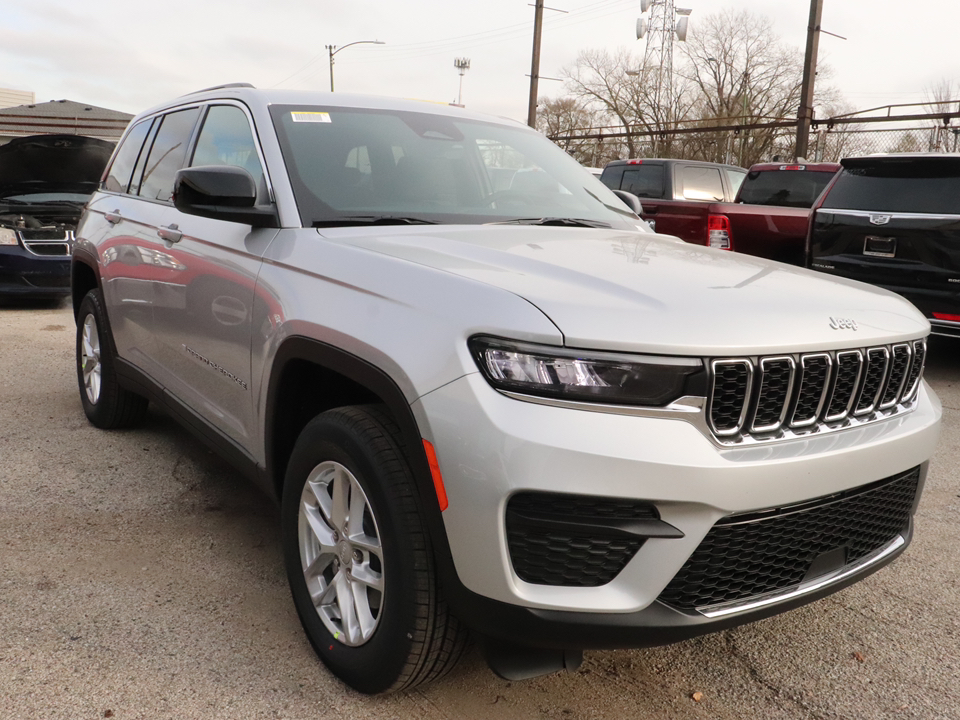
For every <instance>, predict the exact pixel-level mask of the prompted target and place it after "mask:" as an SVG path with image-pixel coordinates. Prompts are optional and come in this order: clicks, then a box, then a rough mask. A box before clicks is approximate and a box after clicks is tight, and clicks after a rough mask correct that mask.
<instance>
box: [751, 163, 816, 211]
mask: <svg viewBox="0 0 960 720" xmlns="http://www.w3.org/2000/svg"><path fill="white" fill-rule="evenodd" d="M831 178H833V173H831V172H801V171H797V170H765V171H763V172H752V173H750V174H749V175H748V176H747V179H746V181H745V182H744V184H743V187H742V188H740V198H739V199H740V202H744V203H747V204H749V205H778V206H780V207H796V208H808V207H812V206H813V203H814V201H815V200H816V199H817V198H818V197H820V193H822V192H823V189H824V188H825V187H826V186H827V183H829V182H830V180H831Z"/></svg>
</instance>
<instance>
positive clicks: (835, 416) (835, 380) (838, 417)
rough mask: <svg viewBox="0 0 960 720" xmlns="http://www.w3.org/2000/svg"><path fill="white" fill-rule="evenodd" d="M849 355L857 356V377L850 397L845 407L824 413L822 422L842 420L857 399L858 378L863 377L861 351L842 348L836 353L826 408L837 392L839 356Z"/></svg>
mask: <svg viewBox="0 0 960 720" xmlns="http://www.w3.org/2000/svg"><path fill="white" fill-rule="evenodd" d="M851 355H853V356H856V358H857V377H856V378H855V379H854V381H853V391H852V392H851V393H850V399H849V400H847V405H846V407H845V408H844V409H843V410H841V411H840V412H837V413H834V414H833V415H826V414H824V416H823V421H824V422H827V423H831V422H838V421H839V420H843V419H844V418H845V417H846V416H847V415H849V414H850V410H851V409H852V408H853V402H854V400H856V399H857V395H858V394H859V390H860V380H861V379H862V378H863V353H862V352H860V351H859V350H843V351H841V352H838V353H837V354H836V359H837V370H836V372H835V373H833V378H831V382H830V392H829V393H828V394H829V395H830V402H828V403H827V410H828V411H829V410H830V406H831V405H832V404H833V397H834V395H836V394H837V383H838V381H839V380H840V358H842V357H847V356H851Z"/></svg>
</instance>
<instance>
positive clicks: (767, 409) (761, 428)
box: [750, 355, 796, 433]
mask: <svg viewBox="0 0 960 720" xmlns="http://www.w3.org/2000/svg"><path fill="white" fill-rule="evenodd" d="M759 366H760V389H759V391H758V394H757V401H756V406H755V407H754V409H753V422H752V423H751V425H750V432H755V433H765V432H772V431H774V430H776V429H777V428H779V427H780V426H781V425H782V424H783V421H784V419H785V418H786V416H787V409H788V408H789V407H790V396H791V395H792V394H793V382H794V375H795V368H796V365H795V363H794V360H793V358H792V357H790V356H789V355H783V356H780V357H765V358H763V359H761V360H760V363H759Z"/></svg>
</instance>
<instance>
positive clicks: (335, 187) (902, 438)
mask: <svg viewBox="0 0 960 720" xmlns="http://www.w3.org/2000/svg"><path fill="white" fill-rule="evenodd" d="M73 302H74V307H75V310H76V318H77V378H78V382H79V389H80V399H81V402H82V404H83V408H84V411H85V412H86V415H87V417H88V418H89V419H90V421H91V422H92V423H93V424H95V425H96V426H98V427H101V428H117V427H124V426H129V425H133V424H135V423H138V422H141V421H142V420H143V419H144V413H145V410H146V407H147V403H148V402H153V403H156V404H157V405H159V406H162V407H163V408H165V409H166V411H168V412H169V413H171V414H172V415H173V416H175V417H177V418H179V419H180V420H181V421H182V422H183V423H184V424H185V425H186V426H187V427H188V428H190V429H191V430H192V431H194V432H195V433H196V434H198V435H199V436H200V437H201V438H203V439H204V440H205V441H207V442H208V443H209V444H210V445H211V446H212V447H214V448H215V449H217V450H219V451H220V452H221V453H222V454H223V455H224V456H225V457H226V458H228V459H229V460H230V461H231V462H232V463H233V464H234V465H235V466H236V467H237V468H238V469H239V470H240V471H241V472H243V473H244V474H246V475H247V476H248V477H249V478H250V479H252V480H253V481H254V482H256V483H258V484H259V485H260V486H261V487H262V488H263V489H264V490H265V491H266V492H267V493H268V494H269V495H270V496H272V497H273V498H275V499H276V500H277V501H278V502H279V503H280V507H281V521H282V542H283V551H284V555H285V561H286V569H287V573H288V577H289V581H290V587H291V591H292V595H293V601H294V604H295V606H296V609H297V612H298V614H299V617H300V620H301V622H302V624H303V627H304V630H305V632H306V634H307V636H308V637H309V639H310V642H311V643H312V645H313V647H314V648H315V650H316V652H317V654H318V655H319V656H320V658H322V660H323V662H324V663H326V665H327V666H328V667H329V668H330V669H331V670H332V671H333V672H334V673H336V674H337V675H338V676H339V677H341V678H343V679H344V680H345V681H346V682H347V683H349V684H350V685H351V686H353V687H354V688H357V689H359V690H361V691H363V692H370V693H372V692H383V691H388V690H396V689H399V688H405V687H411V686H413V685H416V684H417V683H421V682H424V681H428V680H432V679H434V678H437V677H439V676H441V675H442V674H443V673H444V672H446V671H447V670H448V669H449V668H450V667H451V666H452V665H453V663H455V662H456V660H457V659H458V657H459V656H460V654H461V653H462V650H463V647H464V643H465V640H466V638H467V633H468V631H472V632H473V633H475V635H476V636H477V637H478V638H479V640H480V642H481V644H482V646H483V648H484V651H485V653H486V657H487V659H488V661H489V663H490V665H491V666H492V667H493V669H494V670H495V671H497V672H498V673H500V674H501V675H503V676H505V677H511V678H521V677H526V676H531V675H535V674H537V673H542V672H549V671H552V670H555V669H561V668H563V667H575V666H576V664H577V663H578V661H579V658H580V656H581V655H580V654H581V651H582V650H583V649H584V648H610V647H638V646H646V645H655V644H661V643H668V642H672V641H675V640H680V639H683V638H688V637H691V636H694V635H698V634H701V633H706V632H710V631H714V630H719V629H722V628H727V627H730V626H733V625H737V624H739V623H744V622H747V621H751V620H755V619H757V618H762V617H766V616H769V615H773V614H775V613H778V612H781V611H783V610H786V609H789V608H792V607H795V606H797V605H800V604H802V603H806V602H809V601H811V600H814V599H816V598H819V597H822V596H824V595H826V594H828V593H831V592H834V591H836V590H837V589H839V588H842V587H844V586H846V585H849V584H850V583H852V582H855V581H857V580H859V579H861V578H863V577H864V576H866V575H868V574H869V573H872V572H873V571H875V570H877V569H878V568H880V567H881V566H883V565H884V564H885V563H888V562H889V561H891V560H892V559H893V558H894V557H896V556H897V555H898V554H900V553H901V552H902V551H903V550H904V548H905V546H906V545H907V543H908V542H909V541H910V538H911V534H912V532H913V525H912V516H913V512H914V508H915V507H916V503H917V502H918V499H919V496H920V492H921V489H922V486H923V482H924V477H925V475H926V472H927V465H928V460H929V458H930V456H931V455H932V453H933V451H934V446H935V443H936V440H937V435H938V431H939V423H940V404H939V402H938V401H937V399H936V397H935V396H934V394H933V393H932V392H931V391H930V389H929V388H928V387H927V385H926V384H924V382H923V380H922V374H923V364H924V357H925V351H926V338H927V335H928V333H929V330H930V326H929V324H928V323H927V321H926V320H925V319H924V318H923V316H922V315H920V314H919V313H918V312H917V311H916V310H915V309H914V308H913V307H912V306H911V305H910V304H909V303H907V302H905V301H904V300H902V299H901V298H899V297H897V296H896V295H894V294H892V293H889V292H887V291H884V290H879V289H875V288H871V287H869V286H865V285H861V284H859V283H853V282H843V281H841V282H838V281H834V280H831V279H829V278H826V277H824V276H823V275H821V274H819V273H813V272H810V271H807V270H802V269H797V268H791V267H787V266H785V265H780V264H777V263H770V262H767V261H764V260H760V259H757V258H753V257H748V256H743V255H737V254H732V253H727V252H722V251H715V250H712V249H709V248H704V247H697V246H692V245H687V244H684V243H681V242H678V241H677V240H676V239H675V238H669V237H661V236H658V235H655V234H653V233H652V232H650V230H649V228H648V227H647V226H646V225H645V224H644V223H642V222H641V221H640V220H639V218H638V217H637V216H635V215H634V214H633V213H632V212H630V211H629V210H628V209H627V208H626V206H625V205H623V204H622V203H621V201H620V200H618V198H617V197H616V196H615V195H614V194H613V193H611V192H610V191H609V190H607V188H606V187H604V185H603V184H602V183H600V182H599V181H598V180H597V179H596V178H594V177H593V176H591V175H590V174H589V173H588V172H587V171H585V170H584V169H582V168H581V167H580V166H579V165H577V163H576V162H575V161H574V160H572V159H571V158H570V157H568V156H567V155H566V154H565V153H564V152H562V151H561V150H559V149H558V148H557V147H556V146H554V145H553V144H552V143H550V142H549V141H547V140H546V139H545V138H544V137H543V136H541V135H539V134H538V133H536V132H534V131H533V130H530V129H529V128H527V127H525V126H523V125H521V124H519V123H515V122H511V121H508V120H501V119H495V118H490V117H486V116H483V115H479V114H475V113H472V112H469V111H467V110H464V109H457V108H448V107H442V106H437V105H433V104H423V103H417V102H410V101H400V100H391V99H384V98H375V97H360V96H350V95H341V94H339V93H338V94H336V95H333V94H303V93H295V92H288V91H259V90H256V89H253V88H252V87H249V86H232V87H221V88H215V89H211V90H208V91H204V92H199V93H195V94H192V95H188V96H186V97H181V98H178V99H176V100H174V101H172V102H169V103H165V104H163V105H160V106H158V107H155V108H153V109H151V110H148V111H146V112H144V113H142V114H140V115H139V116H137V117H136V118H135V119H134V120H133V122H132V123H131V125H130V127H129V128H128V130H127V131H126V133H125V136H124V137H123V139H122V140H121V142H120V144H119V147H118V148H117V150H116V152H115V154H114V157H113V159H112V161H111V163H110V165H109V168H108V170H107V172H106V177H105V179H104V182H103V184H102V187H101V189H100V190H99V191H98V192H97V193H96V195H95V196H94V197H93V199H92V200H91V202H90V204H89V206H88V209H87V212H86V213H85V215H84V217H83V220H82V222H81V225H80V228H79V230H78V234H77V245H76V248H75V252H74V261H73Z"/></svg>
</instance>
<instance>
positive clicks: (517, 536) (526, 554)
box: [507, 492, 659, 587]
mask: <svg viewBox="0 0 960 720" xmlns="http://www.w3.org/2000/svg"><path fill="white" fill-rule="evenodd" d="M658 517H659V513H657V511H656V509H655V508H654V507H653V506H651V505H648V504H646V503H641V502H637V501H635V500H626V499H617V498H599V497H593V496H587V495H569V494H565V493H542V492H525V493H518V494H517V495H514V496H513V497H512V498H510V502H509V503H508V505H507V547H508V548H509V551H510V560H511V562H512V563H513V569H514V572H516V573H517V577H519V578H520V579H521V580H523V581H524V582H528V583H534V584H537V585H560V586H566V587H597V586H599V585H605V584H607V583H608V582H610V581H611V580H613V579H614V578H615V577H616V576H617V575H618V574H619V573H620V571H621V570H623V568H624V567H625V566H626V564H627V563H628V562H630V560H632V559H633V556H634V555H636V553H637V550H639V549H640V547H641V546H642V545H643V543H644V539H643V538H640V537H635V536H634V537H629V536H628V537H625V536H624V534H623V533H622V532H617V531H616V530H615V529H611V528H609V527H605V526H604V523H605V522H606V521H617V520H624V521H629V520H638V519H652V518H658Z"/></svg>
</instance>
